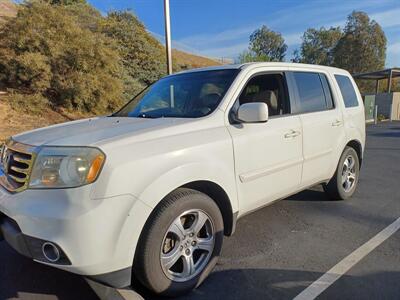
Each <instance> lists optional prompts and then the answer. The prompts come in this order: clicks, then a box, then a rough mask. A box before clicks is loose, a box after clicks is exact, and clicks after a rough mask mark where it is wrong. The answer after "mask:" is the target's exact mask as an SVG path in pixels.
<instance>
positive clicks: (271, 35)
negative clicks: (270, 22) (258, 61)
mask: <svg viewBox="0 0 400 300" xmlns="http://www.w3.org/2000/svg"><path fill="white" fill-rule="evenodd" d="M286 50H287V45H286V44H285V40H284V39H283V37H282V35H281V34H280V33H278V32H274V31H272V30H270V29H269V28H268V27H267V26H265V25H263V26H262V27H261V28H259V29H257V30H255V31H254V32H253V33H252V34H251V35H250V45H249V51H250V53H251V56H253V57H256V58H265V60H266V61H283V60H284V58H285V54H286Z"/></svg>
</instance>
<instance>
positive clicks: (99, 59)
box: [0, 1, 123, 113]
mask: <svg viewBox="0 0 400 300" xmlns="http://www.w3.org/2000/svg"><path fill="white" fill-rule="evenodd" d="M0 40H1V41H2V42H1V43H0V74H2V76H1V78H0V80H2V82H3V84H4V85H5V86H6V87H9V88H13V89H17V90H18V91H19V92H21V93H26V92H28V93H30V94H34V93H40V94H42V95H44V96H46V97H47V98H48V99H49V101H50V102H51V103H52V104H53V105H62V106H64V107H67V108H71V109H72V108H73V109H78V110H81V111H84V112H92V113H104V112H107V111H110V110H115V109H116V108H117V107H119V106H120V105H121V104H122V95H123V89H122V88H123V86H122V81H121V79H120V77H121V74H122V73H123V71H122V67H121V64H120V56H119V54H118V52H117V51H116V50H115V48H116V46H115V43H114V42H113V41H112V40H111V39H109V38H107V37H106V36H104V35H103V34H101V33H97V32H93V31H91V30H89V29H87V28H84V27H82V26H81V24H80V23H79V20H78V19H77V17H76V16H75V15H73V14H71V13H70V11H69V8H68V7H67V6H63V5H51V4H49V3H47V2H42V1H34V2H29V3H27V4H24V5H22V6H21V7H20V8H19V11H18V14H17V17H16V18H14V19H12V20H10V21H8V22H7V23H6V24H5V26H3V27H1V30H0ZM27 105H29V103H27Z"/></svg>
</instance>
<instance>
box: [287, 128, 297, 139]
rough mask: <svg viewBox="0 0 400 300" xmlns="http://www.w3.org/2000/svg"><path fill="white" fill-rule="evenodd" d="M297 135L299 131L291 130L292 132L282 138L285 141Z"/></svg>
mask: <svg viewBox="0 0 400 300" xmlns="http://www.w3.org/2000/svg"><path fill="white" fill-rule="evenodd" d="M299 135H300V131H296V130H292V131H290V132H288V133H286V134H285V135H284V136H285V139H290V138H294V137H296V136H299Z"/></svg>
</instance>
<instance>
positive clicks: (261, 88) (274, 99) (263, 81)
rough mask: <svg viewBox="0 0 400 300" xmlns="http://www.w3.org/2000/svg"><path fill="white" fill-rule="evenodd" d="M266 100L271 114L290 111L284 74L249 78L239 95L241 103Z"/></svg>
mask: <svg viewBox="0 0 400 300" xmlns="http://www.w3.org/2000/svg"><path fill="white" fill-rule="evenodd" d="M250 102H264V103H266V104H267V105H268V112H269V115H270V116H276V115H283V114H286V113H289V111H290V107H289V100H288V97H287V89H286V84H285V77H284V76H283V75H282V74H262V75H257V76H255V77H253V78H251V79H250V80H249V82H248V83H247V84H246V86H245V88H244V89H243V91H242V93H241V94H240V97H239V104H240V105H242V104H244V103H250Z"/></svg>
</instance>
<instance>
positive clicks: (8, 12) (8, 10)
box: [0, 0, 17, 21]
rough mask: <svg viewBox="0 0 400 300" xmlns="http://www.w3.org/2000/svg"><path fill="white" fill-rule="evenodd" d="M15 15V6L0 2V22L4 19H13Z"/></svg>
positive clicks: (7, 0) (7, 2)
mask: <svg viewBox="0 0 400 300" xmlns="http://www.w3.org/2000/svg"><path fill="white" fill-rule="evenodd" d="M16 14H17V6H16V5H15V4H14V3H13V2H11V1H9V0H0V21H1V20H2V19H3V18H4V17H14V16H15V15H16Z"/></svg>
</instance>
